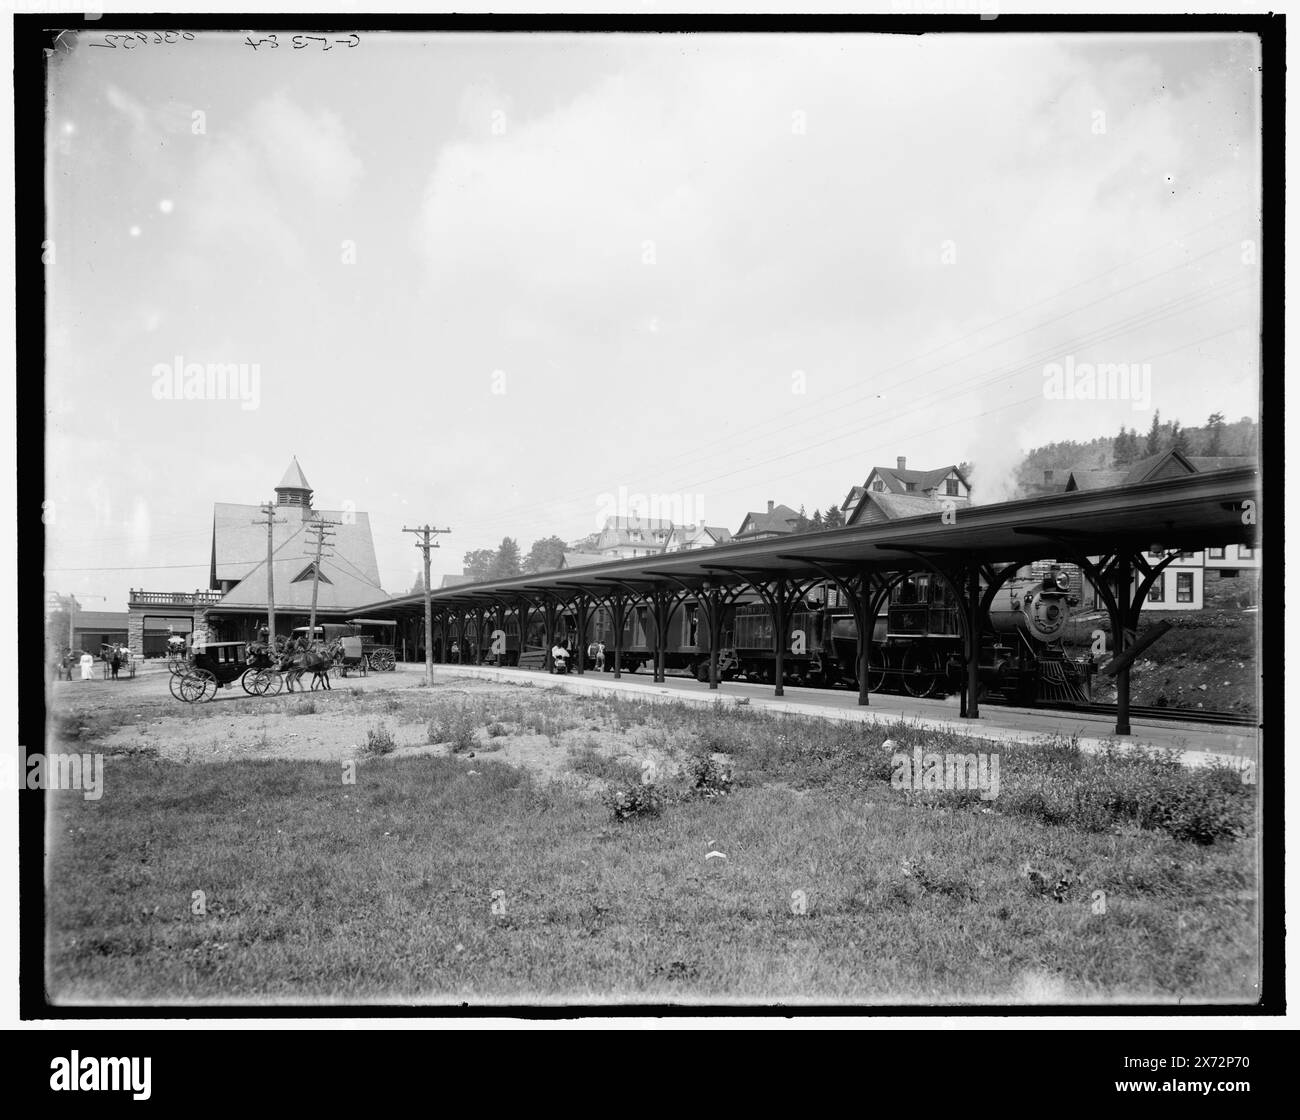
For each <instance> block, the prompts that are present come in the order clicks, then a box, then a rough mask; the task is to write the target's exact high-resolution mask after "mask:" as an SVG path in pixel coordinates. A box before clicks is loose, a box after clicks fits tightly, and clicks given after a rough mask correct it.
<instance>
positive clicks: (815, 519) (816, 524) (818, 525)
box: [811, 509, 826, 533]
mask: <svg viewBox="0 0 1300 1120" xmlns="http://www.w3.org/2000/svg"><path fill="white" fill-rule="evenodd" d="M825 528H826V522H825V521H824V520H823V519H822V511H821V510H819V509H815V510H813V515H812V526H811V529H812V531H813V532H814V533H820V532H821V531H822V530H823V529H825Z"/></svg>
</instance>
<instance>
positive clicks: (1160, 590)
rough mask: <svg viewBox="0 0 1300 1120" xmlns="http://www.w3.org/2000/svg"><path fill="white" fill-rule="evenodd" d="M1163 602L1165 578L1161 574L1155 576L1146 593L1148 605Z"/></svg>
mask: <svg viewBox="0 0 1300 1120" xmlns="http://www.w3.org/2000/svg"><path fill="white" fill-rule="evenodd" d="M1164 601H1165V577H1164V575H1163V573H1162V574H1161V575H1158V576H1156V578H1155V579H1154V580H1153V581H1152V583H1151V590H1150V591H1148V592H1147V602H1148V603H1163V602H1164Z"/></svg>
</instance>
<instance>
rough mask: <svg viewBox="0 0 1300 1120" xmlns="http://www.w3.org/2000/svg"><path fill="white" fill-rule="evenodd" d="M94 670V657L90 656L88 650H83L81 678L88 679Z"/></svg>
mask: <svg viewBox="0 0 1300 1120" xmlns="http://www.w3.org/2000/svg"><path fill="white" fill-rule="evenodd" d="M94 671H95V659H94V658H93V657H91V656H90V651H89V650H83V651H82V654H81V679H82V680H83V681H88V680H90V679H91V675H92V674H93V673H94Z"/></svg>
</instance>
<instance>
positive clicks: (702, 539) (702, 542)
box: [664, 521, 731, 552]
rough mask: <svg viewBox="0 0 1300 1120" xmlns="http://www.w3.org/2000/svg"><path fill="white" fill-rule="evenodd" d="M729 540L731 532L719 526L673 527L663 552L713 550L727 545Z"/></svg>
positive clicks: (702, 524) (700, 524)
mask: <svg viewBox="0 0 1300 1120" xmlns="http://www.w3.org/2000/svg"><path fill="white" fill-rule="evenodd" d="M730 540H731V530H730V529H724V528H723V527H722V526H721V525H705V524H704V522H702V521H701V522H700V523H699V524H698V525H674V526H673V530H672V532H671V533H669V534H668V547H667V548H665V549H664V551H665V552H688V551H690V550H691V549H693V548H713V547H714V546H715V545H719V544H727V543H728V542H729V541H730Z"/></svg>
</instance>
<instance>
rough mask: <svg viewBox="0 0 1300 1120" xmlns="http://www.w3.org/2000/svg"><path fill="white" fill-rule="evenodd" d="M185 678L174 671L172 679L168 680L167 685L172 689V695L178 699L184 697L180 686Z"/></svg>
mask: <svg viewBox="0 0 1300 1120" xmlns="http://www.w3.org/2000/svg"><path fill="white" fill-rule="evenodd" d="M184 679H185V678H184V677H183V676H177V675H176V674H175V673H173V674H172V677H171V680H169V681H168V682H167V687H168V688H170V689H171V690H172V695H173V696H175V697H176V699H177V700H180V699H182V697H181V693H180V687H181V681H183V680H184Z"/></svg>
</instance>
